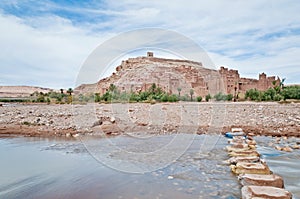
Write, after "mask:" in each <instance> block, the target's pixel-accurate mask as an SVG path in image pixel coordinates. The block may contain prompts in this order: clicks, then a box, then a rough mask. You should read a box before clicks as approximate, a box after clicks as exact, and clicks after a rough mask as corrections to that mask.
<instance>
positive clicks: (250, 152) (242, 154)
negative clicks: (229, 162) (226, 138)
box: [229, 150, 260, 157]
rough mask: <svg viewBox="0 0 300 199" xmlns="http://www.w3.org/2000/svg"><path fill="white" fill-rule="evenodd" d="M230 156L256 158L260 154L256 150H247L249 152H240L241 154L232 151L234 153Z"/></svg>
mask: <svg viewBox="0 0 300 199" xmlns="http://www.w3.org/2000/svg"><path fill="white" fill-rule="evenodd" d="M229 156H232V157H237V156H247V157H250V156H255V157H259V156H260V154H259V153H258V152H257V151H255V150H247V151H239V152H234V151H232V152H230V153H229Z"/></svg>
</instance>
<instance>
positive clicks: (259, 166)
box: [230, 162, 271, 174]
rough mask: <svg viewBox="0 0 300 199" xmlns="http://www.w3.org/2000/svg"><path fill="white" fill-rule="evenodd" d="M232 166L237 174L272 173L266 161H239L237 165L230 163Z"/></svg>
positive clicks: (232, 169)
mask: <svg viewBox="0 0 300 199" xmlns="http://www.w3.org/2000/svg"><path fill="white" fill-rule="evenodd" d="M230 167H231V171H232V172H233V173H235V174H245V173H248V174H271V171H270V169H269V167H268V166H267V165H266V164H265V163H248V162H238V163H237V164H236V165H230Z"/></svg>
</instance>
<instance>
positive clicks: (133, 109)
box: [0, 102, 300, 137]
mask: <svg viewBox="0 0 300 199" xmlns="http://www.w3.org/2000/svg"><path fill="white" fill-rule="evenodd" d="M299 112H300V104H299V103H295V104H278V103H253V102H239V103H187V102H180V103H160V104H154V105H151V104H145V103H132V104H88V105H41V104H40V105H21V104H14V105H4V106H2V107H0V134H1V135H2V136H5V135H18V136H20V135H22V136H47V137H49V136H67V137H72V136H74V137H76V136H79V135H84V134H97V135H119V134H124V133H125V134H126V133H134V134H172V133H178V132H181V133H198V134H204V133H208V134H211V133H219V132H226V131H228V130H230V129H231V127H237V126H239V127H242V128H243V129H244V131H245V132H250V133H253V134H256V135H273V136H296V137H299V136H300V115H299Z"/></svg>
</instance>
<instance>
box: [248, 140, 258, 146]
mask: <svg viewBox="0 0 300 199" xmlns="http://www.w3.org/2000/svg"><path fill="white" fill-rule="evenodd" d="M246 143H247V144H248V145H256V141H255V140H246Z"/></svg>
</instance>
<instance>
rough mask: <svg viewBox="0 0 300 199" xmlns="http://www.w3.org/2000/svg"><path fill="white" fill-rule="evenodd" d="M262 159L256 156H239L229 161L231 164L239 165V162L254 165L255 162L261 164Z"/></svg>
mask: <svg viewBox="0 0 300 199" xmlns="http://www.w3.org/2000/svg"><path fill="white" fill-rule="evenodd" d="M259 161H260V158H259V157H256V156H249V157H247V156H238V157H231V158H230V159H229V160H228V163H229V164H237V163H238V162H249V163H254V162H259Z"/></svg>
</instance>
